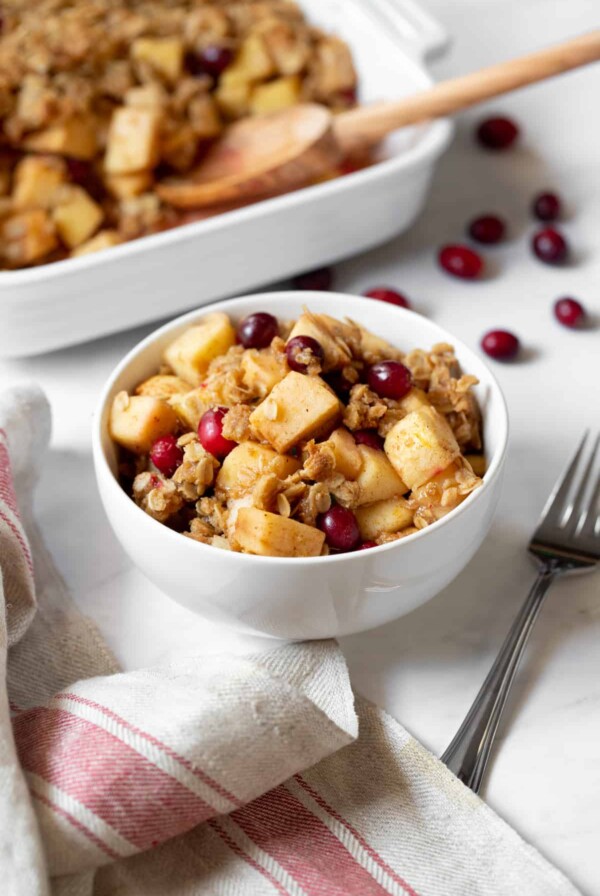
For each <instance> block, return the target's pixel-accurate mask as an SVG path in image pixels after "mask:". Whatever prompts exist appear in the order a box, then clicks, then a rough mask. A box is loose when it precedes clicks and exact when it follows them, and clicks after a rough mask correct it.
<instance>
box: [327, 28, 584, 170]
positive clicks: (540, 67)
mask: <svg viewBox="0 0 600 896" xmlns="http://www.w3.org/2000/svg"><path fill="white" fill-rule="evenodd" d="M598 59H600V31H592V32H590V33H589V34H584V35H582V36H581V37H575V38H573V39H572V40H568V41H565V43H561V44H557V45H556V46H554V47H548V48H547V49H545V50H540V51H539V52H537V53H531V54H529V55H528V56H521V57H520V58H518V59H511V60H509V61H508V62H501V63H500V64H499V65H491V66H490V67H489V68H484V69H481V71H478V72H473V73H471V74H470V75H463V76H462V77H460V78H453V79H452V80H451V81H444V82H443V83H441V84H437V85H436V86H435V87H432V88H430V89H429V90H424V91H422V92H421V93H417V94H414V95H413V96H410V97H407V98H406V99H403V100H399V101H396V102H384V103H376V104H373V105H371V106H363V107H360V108H358V109H353V110H351V111H350V112H344V113H342V114H341V115H338V116H336V118H335V120H334V124H333V127H334V133H335V136H336V139H337V141H338V143H339V145H340V147H341V149H342V150H343V152H344V153H350V152H355V151H356V150H360V149H364V148H366V147H368V146H373V145H374V144H376V143H378V142H379V141H380V140H381V139H382V138H383V137H385V136H386V135H387V134H389V133H390V132H391V131H395V130H396V129H397V128H401V127H405V126H406V125H411V124H418V123H419V122H423V121H427V120H428V119H431V118H440V117H442V116H444V115H449V114H451V113H452V112H456V111H458V110H459V109H466V108H467V107H468V106H473V105H474V104H476V103H480V102H481V101H482V100H487V99H489V98H490V97H493V96H498V95H499V94H503V93H508V92H509V91H511V90H516V89H517V88H518V87H524V86H525V85H527V84H534V83H535V82H536V81H543V80H544V79H545V78H551V77H552V76H553V75H559V74H560V73H561V72H567V71H569V70H570V69H573V68H578V67H579V66H581V65H587V64H588V63H590V62H596V61H597V60H598Z"/></svg>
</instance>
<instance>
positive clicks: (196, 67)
mask: <svg viewBox="0 0 600 896" xmlns="http://www.w3.org/2000/svg"><path fill="white" fill-rule="evenodd" d="M232 62H233V51H232V50H230V49H229V47H220V46H219V45H218V44H209V46H207V47H204V49H203V50H201V51H200V52H199V53H195V54H191V55H190V57H189V58H188V67H189V69H190V71H191V72H192V74H193V75H211V76H212V77H213V78H218V77H219V75H222V74H223V72H224V71H225V69H226V68H227V67H228V66H229V65H230V64H231V63H232Z"/></svg>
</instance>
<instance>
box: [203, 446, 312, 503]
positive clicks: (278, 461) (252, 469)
mask: <svg viewBox="0 0 600 896" xmlns="http://www.w3.org/2000/svg"><path fill="white" fill-rule="evenodd" d="M300 466H301V464H300V461H298V460H296V458H294V457H289V456H288V455H286V454H277V452H276V451H273V449H272V448H268V447H267V445H259V444H258V442H242V443H241V445H238V446H237V448H234V449H233V451H230V452H229V454H228V455H227V457H226V458H225V459H224V461H223V463H222V464H221V469H220V470H219V474H218V476H217V482H216V485H217V488H218V489H222V490H224V491H226V492H228V491H235V490H236V489H240V490H242V491H245V490H246V489H247V488H248V487H249V486H250V485H251V484H252V483H253V482H254V481H255V480H256V479H258V477H259V476H262V475H263V474H265V473H273V474H274V475H275V476H277V478H278V479H285V478H286V477H287V476H290V475H291V474H292V473H295V472H296V470H298V469H300Z"/></svg>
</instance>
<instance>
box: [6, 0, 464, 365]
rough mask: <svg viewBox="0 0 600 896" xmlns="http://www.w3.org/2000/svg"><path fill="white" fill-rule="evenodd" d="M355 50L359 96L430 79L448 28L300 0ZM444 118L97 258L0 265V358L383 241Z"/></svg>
mask: <svg viewBox="0 0 600 896" xmlns="http://www.w3.org/2000/svg"><path fill="white" fill-rule="evenodd" d="M301 3H302V6H303V8H305V10H306V13H307V15H308V16H309V18H310V19H311V21H313V22H315V23H318V24H320V25H322V26H323V27H325V28H327V29H329V30H331V31H334V32H336V33H338V34H340V35H341V36H342V37H343V38H345V39H346V40H347V41H348V42H349V44H350V45H351V46H352V49H353V51H354V55H355V59H356V63H357V68H358V72H359V77H360V84H361V100H363V101H367V102H368V101H371V100H375V99H384V98H393V97H399V96H401V95H403V94H410V93H412V92H414V91H415V90H418V89H421V88H423V87H425V86H427V85H428V84H430V83H431V79H430V76H429V74H428V73H427V71H426V69H425V67H424V62H425V58H426V57H427V56H428V55H429V54H430V53H432V52H433V51H435V50H439V49H440V48H441V47H442V46H443V45H444V44H445V35H444V33H443V32H442V30H441V29H440V28H439V26H438V25H436V23H435V22H433V21H432V20H430V19H429V17H428V16H427V15H426V14H424V13H422V12H421V11H420V10H419V8H418V7H417V6H415V5H414V3H413V0H368V2H367V0H301ZM450 135H451V125H450V123H449V122H447V121H437V122H434V123H432V124H431V125H428V126H425V127H420V128H411V129H406V130H405V131H403V132H402V133H400V134H397V135H395V136H394V137H392V138H391V139H390V140H389V141H388V142H387V145H386V146H385V148H384V150H383V160H382V161H381V162H380V163H379V164H377V165H374V166H372V167H371V168H368V169H366V170H363V171H360V172H357V173H356V174H353V175H349V176H346V177H343V178H338V179H336V180H332V181H328V182H326V183H323V184H319V185H318V186H314V187H309V188H307V189H304V190H299V191H298V192H295V193H290V194H288V195H285V196H280V197H277V198H275V199H269V200H266V201H264V202H259V203H256V204H254V205H251V206H249V207H247V208H244V209H240V210H238V211H233V212H228V213H226V214H223V215H220V216H218V217H215V218H212V219H210V220H207V221H199V222H196V223H193V224H187V225H185V226H182V227H178V228H175V229H173V230H170V231H167V232H165V233H161V234H157V235H155V236H149V237H145V238H143V239H139V240H136V241H134V242H131V243H127V244H125V245H121V246H117V247H115V248H114V249H108V250H106V251H104V252H99V253H97V254H95V255H88V256H84V257H82V258H77V259H68V260H65V261H60V262H56V263H55V264H51V265H43V266H40V267H37V268H31V269H28V270H23V271H7V272H0V356H3V357H22V356H27V355H33V354H37V353H40V352H45V351H50V350H52V349H56V348H60V347H62V346H66V345H72V344H74V343H77V342H82V341H85V340H88V339H93V338H95V337H98V336H103V335H106V334H107V333H113V332H116V331H118V330H124V329H127V328H128V327H133V326H136V325H139V324H142V323H145V322H147V321H152V320H157V319H159V318H164V317H168V316H172V315H173V314H175V313H176V312H181V311H184V310H186V309H188V308H194V307H197V306H200V305H204V304H207V303H208V302H212V301H215V300H216V299H220V298H223V297H225V296H228V295H232V294H234V293H236V292H240V291H244V292H247V291H248V290H250V289H254V288H255V287H257V286H260V285H264V284H266V283H269V282H274V281H276V280H280V279H282V278H284V277H288V276H290V275H292V274H295V273H298V272H301V271H303V270H308V269H311V268H315V267H319V266H320V265H323V264H328V263H330V262H333V261H337V260H339V259H341V258H345V257H347V256H350V255H353V254H356V253H357V252H360V251H363V250H365V249H368V248H370V247H372V246H375V245H377V244H379V243H382V242H384V241H386V240H388V239H390V238H391V237H393V236H395V235H396V234H398V233H401V232H402V231H403V230H405V229H406V228H407V227H408V226H409V225H410V224H411V223H412V221H413V220H414V218H415V217H416V215H417V214H418V213H419V211H420V210H421V208H422V206H423V203H424V201H425V197H426V194H427V189H428V187H429V183H430V180H431V176H432V174H433V169H434V166H435V163H436V160H437V159H438V157H439V156H440V154H441V153H442V152H443V150H444V148H445V146H446V145H447V143H448V141H449V138H450Z"/></svg>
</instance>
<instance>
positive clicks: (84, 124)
mask: <svg viewBox="0 0 600 896" xmlns="http://www.w3.org/2000/svg"><path fill="white" fill-rule="evenodd" d="M97 133H98V128H97V124H96V122H95V121H94V119H93V118H91V117H86V116H74V117H73V118H70V119H68V121H64V122H62V123H61V124H57V125H53V126H52V127H50V128H46V130H44V131H37V132H36V133H34V134H29V135H28V136H27V137H26V138H25V139H24V140H23V141H22V147H23V148H24V149H30V150H33V152H50V153H57V154H58V155H63V156H72V157H73V158H74V159H93V158H94V156H95V155H96V151H97V149H98V139H97Z"/></svg>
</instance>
